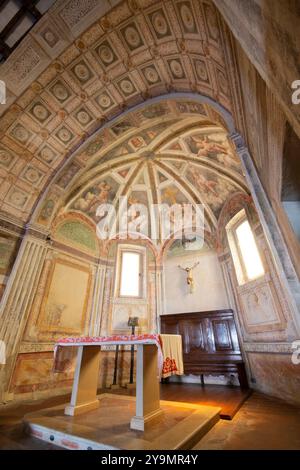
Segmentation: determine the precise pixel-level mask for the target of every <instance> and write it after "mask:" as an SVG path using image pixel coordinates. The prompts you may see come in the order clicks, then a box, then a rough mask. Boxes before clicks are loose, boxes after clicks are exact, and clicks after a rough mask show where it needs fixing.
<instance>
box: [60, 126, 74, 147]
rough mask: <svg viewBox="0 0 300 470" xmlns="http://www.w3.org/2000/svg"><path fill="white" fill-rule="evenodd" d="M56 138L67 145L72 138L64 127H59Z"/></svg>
mask: <svg viewBox="0 0 300 470" xmlns="http://www.w3.org/2000/svg"><path fill="white" fill-rule="evenodd" d="M56 136H57V137H58V138H59V140H61V141H62V142H63V143H65V144H66V143H68V142H70V140H72V138H73V137H74V136H73V134H72V133H71V132H70V131H69V129H67V128H66V127H64V126H63V127H61V128H60V129H59V130H58V131H57V132H56Z"/></svg>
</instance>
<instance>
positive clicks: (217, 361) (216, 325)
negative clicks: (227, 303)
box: [160, 309, 249, 389]
mask: <svg viewBox="0 0 300 470" xmlns="http://www.w3.org/2000/svg"><path fill="white" fill-rule="evenodd" d="M160 319H161V332H162V333H165V334H176V335H181V336H182V346H183V362H184V373H185V374H186V375H188V374H193V375H200V376H201V381H202V384H203V385H204V375H205V374H210V375H224V374H232V373H237V374H238V378H239V382H240V386H241V388H243V389H247V388H249V386H248V380H247V374H246V370H245V364H244V361H243V358H242V354H241V350H240V346H239V341H238V336H237V330H236V325H235V321H234V316H233V311H232V310H230V309H227V310H213V311H208V312H196V313H178V314H172V315H161V317H160Z"/></svg>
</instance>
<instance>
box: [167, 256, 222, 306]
mask: <svg viewBox="0 0 300 470" xmlns="http://www.w3.org/2000/svg"><path fill="white" fill-rule="evenodd" d="M198 261H199V262H200V264H199V265H198V266H197V267H196V268H195V269H194V271H193V273H194V282H195V289H194V292H193V293H192V294H191V293H189V289H188V286H187V283H186V273H185V272H184V271H182V270H181V269H179V268H178V265H181V266H183V267H187V266H188V267H190V266H192V265H193V264H194V263H196V262H198ZM164 290H165V312H164V313H165V314H168V313H170V314H171V313H185V312H199V311H205V310H217V309H224V308H230V307H229V302H228V298H227V292H226V288H225V284H224V280H223V275H222V271H221V267H220V264H219V261H218V257H217V255H216V253H215V252H214V251H206V252H205V253H201V252H199V253H198V254H197V253H196V254H195V253H193V254H187V255H183V256H174V257H171V258H166V260H165V263H164Z"/></svg>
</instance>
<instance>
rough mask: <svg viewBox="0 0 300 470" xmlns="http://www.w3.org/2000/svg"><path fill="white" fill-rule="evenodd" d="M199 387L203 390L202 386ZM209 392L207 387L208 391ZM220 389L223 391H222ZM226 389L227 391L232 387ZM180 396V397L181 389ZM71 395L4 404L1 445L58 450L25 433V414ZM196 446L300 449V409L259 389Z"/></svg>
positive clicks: (0, 413)
mask: <svg viewBox="0 0 300 470" xmlns="http://www.w3.org/2000/svg"><path fill="white" fill-rule="evenodd" d="M168 387H170V398H171V397H172V398H173V397H174V391H172V389H171V387H172V385H171V384H170V385H168ZM196 387H197V392H198V391H199V394H200V393H201V388H199V387H198V386H196ZM207 387H209V386H207ZM210 387H213V386H210ZM216 387H220V386H216ZM180 390H182V394H188V387H187V388H186V387H185V386H184V385H183V386H182V387H180ZM218 390H219V388H218ZM211 391H213V389H211ZM208 392H209V390H208V388H206V390H205V393H206V394H207V393H208ZM224 392H225V391H224ZM194 393H195V392H194ZM215 393H217V392H216V391H215ZM218 393H219V394H220V391H218ZM225 393H226V394H227V393H228V390H226V392H225ZM166 395H167V391H165V390H164V397H163V398H164V399H167V396H166ZM176 396H177V399H178V390H177V391H176ZM67 399H68V398H67V397H66V396H64V397H54V398H52V399H47V400H38V401H27V402H23V403H15V404H9V405H6V406H2V407H0V449H6V450H13V449H16V450H17V449H34V450H35V449H51V450H52V449H53V450H57V449H58V448H57V447H55V446H53V445H51V444H47V443H43V442H42V441H39V440H38V439H35V438H29V437H28V436H26V435H24V434H23V426H22V418H23V416H24V415H25V414H26V413H29V412H31V411H34V410H38V409H42V408H46V407H51V406H55V405H58V404H60V403H65V402H66V401H67ZM173 399H174V398H173ZM197 401H198V400H197ZM195 449H298V450H300V409H298V408H295V407H293V406H290V405H288V404H286V403H284V402H281V401H280V400H276V399H273V398H270V397H267V396H265V395H262V394H259V393H256V392H255V393H253V394H252V395H251V396H250V398H249V399H248V400H247V401H246V402H245V403H244V404H243V405H242V407H241V408H240V410H239V411H238V412H237V414H236V415H235V417H234V418H233V420H232V421H225V420H221V421H219V422H218V423H217V424H216V425H215V426H214V428H213V429H212V430H211V431H209V433H208V434H207V435H206V436H205V437H204V438H202V439H201V441H200V442H199V443H198V444H197V445H196V446H195Z"/></svg>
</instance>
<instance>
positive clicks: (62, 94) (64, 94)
mask: <svg viewBox="0 0 300 470" xmlns="http://www.w3.org/2000/svg"><path fill="white" fill-rule="evenodd" d="M51 91H52V93H53V95H54V96H55V98H56V99H57V100H58V101H60V102H61V103H64V102H65V101H67V99H68V98H69V96H70V93H69V91H68V89H67V88H66V87H65V86H64V85H63V83H62V82H60V81H58V82H57V83H56V84H55V85H53V87H52V88H51Z"/></svg>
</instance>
